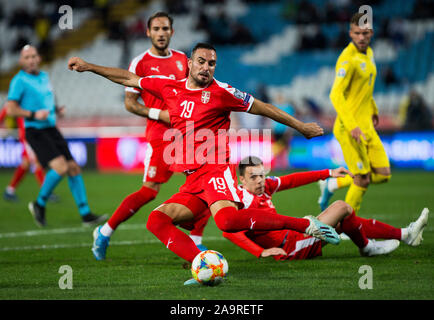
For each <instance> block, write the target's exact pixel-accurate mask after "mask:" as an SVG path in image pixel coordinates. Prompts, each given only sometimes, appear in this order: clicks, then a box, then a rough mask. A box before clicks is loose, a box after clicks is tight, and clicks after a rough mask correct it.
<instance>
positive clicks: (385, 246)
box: [360, 239, 399, 257]
mask: <svg viewBox="0 0 434 320" xmlns="http://www.w3.org/2000/svg"><path fill="white" fill-rule="evenodd" d="M398 247H399V240H395V239H393V240H384V241H375V240H371V239H369V242H368V244H367V245H366V247H364V248H361V249H360V255H362V256H365V257H372V256H378V255H381V254H388V253H390V252H392V251H393V250H395V249H396V248H398Z"/></svg>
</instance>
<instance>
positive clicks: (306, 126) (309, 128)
mask: <svg viewBox="0 0 434 320" xmlns="http://www.w3.org/2000/svg"><path fill="white" fill-rule="evenodd" d="M299 131H300V133H301V134H303V135H304V136H305V137H306V138H307V139H310V138H313V137H318V136H322V135H323V134H324V129H323V128H321V127H320V126H319V125H318V124H317V123H315V122H309V123H303V126H302V128H301V130H299Z"/></svg>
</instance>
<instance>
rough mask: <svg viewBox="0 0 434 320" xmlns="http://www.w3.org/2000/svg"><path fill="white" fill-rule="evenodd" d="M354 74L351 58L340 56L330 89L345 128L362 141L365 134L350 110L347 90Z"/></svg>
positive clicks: (331, 98)
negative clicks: (346, 96)
mask: <svg viewBox="0 0 434 320" xmlns="http://www.w3.org/2000/svg"><path fill="white" fill-rule="evenodd" d="M353 74H354V66H353V64H352V62H351V60H350V59H349V58H345V57H339V59H338V61H337V63H336V76H335V80H334V82H333V86H332V89H331V91H330V100H331V102H332V104H333V107H334V108H335V110H336V113H337V114H338V116H339V118H340V119H341V120H342V122H343V123H344V126H345V128H346V129H347V130H348V132H350V133H351V136H352V137H353V138H354V139H355V140H356V141H357V143H360V142H361V141H360V136H363V137H364V138H365V140H366V137H365V135H364V134H363V132H362V130H361V129H360V127H359V126H358V124H357V122H356V120H355V119H354V116H353V115H352V114H351V113H350V112H349V106H348V103H347V99H346V98H345V92H346V90H347V88H348V86H349V85H350V84H351V79H352V77H353Z"/></svg>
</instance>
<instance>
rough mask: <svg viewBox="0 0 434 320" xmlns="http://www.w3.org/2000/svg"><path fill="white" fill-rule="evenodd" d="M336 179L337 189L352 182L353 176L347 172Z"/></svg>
mask: <svg viewBox="0 0 434 320" xmlns="http://www.w3.org/2000/svg"><path fill="white" fill-rule="evenodd" d="M336 180H337V184H338V189H340V188H345V187H348V186H349V185H350V184H351V183H352V182H353V178H351V176H350V175H348V174H347V175H346V176H345V177H342V178H336Z"/></svg>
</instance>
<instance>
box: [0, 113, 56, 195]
mask: <svg viewBox="0 0 434 320" xmlns="http://www.w3.org/2000/svg"><path fill="white" fill-rule="evenodd" d="M6 115H7V108H6V107H3V108H2V110H1V111H0V122H3V121H4V120H5V118H6ZM15 119H16V125H17V129H18V140H19V141H20V142H21V144H22V146H23V152H22V154H21V163H20V165H19V166H18V167H17V168H16V169H15V172H14V174H13V176H12V179H11V181H10V182H9V185H8V186H7V187H6V190H5V191H4V193H3V198H4V199H5V200H7V201H13V202H16V201H18V197H17V195H16V194H15V189H16V188H17V187H18V185H19V183H20V182H21V181H22V180H23V179H24V177H25V176H26V173H27V172H28V171H29V168H30V166H31V164H33V165H34V174H35V177H36V180H37V181H38V183H39V185H40V186H41V185H42V183H43V182H44V177H45V172H44V169H43V168H42V167H41V165H40V164H39V162H38V161H37V159H36V156H35V155H34V153H33V151H32V148H31V147H30V146H29V144H28V143H27V141H26V134H25V129H24V119H23V118H15ZM52 195H54V194H52ZM51 199H52V200H55V201H57V200H58V198H57V196H54V197H51Z"/></svg>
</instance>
